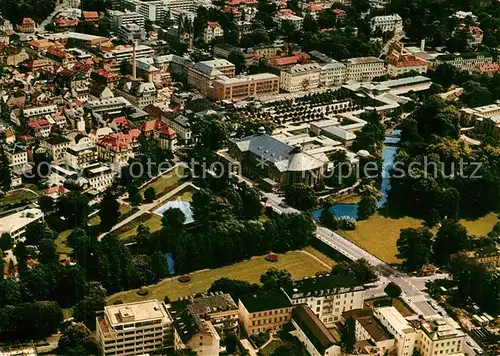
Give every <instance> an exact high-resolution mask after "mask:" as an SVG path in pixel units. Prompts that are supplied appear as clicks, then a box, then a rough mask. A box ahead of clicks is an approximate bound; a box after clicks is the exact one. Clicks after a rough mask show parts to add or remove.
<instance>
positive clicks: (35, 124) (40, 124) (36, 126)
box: [28, 119, 50, 131]
mask: <svg viewBox="0 0 500 356" xmlns="http://www.w3.org/2000/svg"><path fill="white" fill-rule="evenodd" d="M28 126H29V127H31V128H32V129H33V130H35V131H36V130H40V129H42V128H46V127H47V126H50V123H49V122H48V121H47V120H45V119H41V120H36V121H31V122H29V123H28Z"/></svg>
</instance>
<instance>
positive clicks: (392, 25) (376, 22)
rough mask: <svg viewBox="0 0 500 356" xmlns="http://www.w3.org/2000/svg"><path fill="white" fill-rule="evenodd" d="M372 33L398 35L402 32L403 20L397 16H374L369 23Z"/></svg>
mask: <svg viewBox="0 0 500 356" xmlns="http://www.w3.org/2000/svg"><path fill="white" fill-rule="evenodd" d="M370 27H371V30H372V32H375V31H377V30H381V31H382V32H392V31H394V32H395V33H400V32H402V31H403V19H402V18H401V16H399V15H398V14H393V15H388V16H375V17H373V18H372V19H371V21H370Z"/></svg>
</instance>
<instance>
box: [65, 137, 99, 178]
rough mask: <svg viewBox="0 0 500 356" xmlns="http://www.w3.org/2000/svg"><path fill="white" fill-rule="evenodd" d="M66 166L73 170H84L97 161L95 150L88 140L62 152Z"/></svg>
mask: <svg viewBox="0 0 500 356" xmlns="http://www.w3.org/2000/svg"><path fill="white" fill-rule="evenodd" d="M64 159H65V161H66V164H67V165H68V166H69V167H71V168H73V169H74V170H79V169H82V168H85V167H87V166H89V165H91V164H92V163H94V162H95V161H96V160H97V148H96V147H95V146H94V145H93V144H92V143H91V142H90V140H88V139H85V140H81V141H80V142H78V143H77V144H75V145H71V146H69V147H67V148H66V152H64Z"/></svg>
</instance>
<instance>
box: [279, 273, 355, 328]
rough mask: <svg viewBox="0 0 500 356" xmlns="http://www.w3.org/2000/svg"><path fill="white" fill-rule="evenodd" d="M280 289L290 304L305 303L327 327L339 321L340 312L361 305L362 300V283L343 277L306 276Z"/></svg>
mask: <svg viewBox="0 0 500 356" xmlns="http://www.w3.org/2000/svg"><path fill="white" fill-rule="evenodd" d="M284 292H285V294H286V296H287V297H288V299H289V300H290V302H291V303H292V305H300V304H306V305H308V306H309V308H311V310H312V311H313V312H314V313H315V314H316V315H317V316H318V317H319V319H320V320H321V321H322V322H323V324H325V325H326V326H327V327H332V326H333V325H334V324H335V323H336V322H337V321H339V320H342V313H344V312H346V311H349V310H353V309H361V308H363V302H364V287H363V285H362V284H360V283H359V282H358V281H356V280H354V279H352V278H349V277H346V276H331V275H325V276H320V277H310V278H307V277H306V278H304V279H302V280H299V281H294V282H293V283H292V284H291V285H290V286H288V287H286V288H285V289H284Z"/></svg>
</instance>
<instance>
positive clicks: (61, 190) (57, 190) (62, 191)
mask: <svg viewBox="0 0 500 356" xmlns="http://www.w3.org/2000/svg"><path fill="white" fill-rule="evenodd" d="M42 192H43V193H44V194H46V195H50V194H54V193H59V194H66V193H67V192H69V190H68V189H66V188H64V187H63V186H62V185H56V186H55V187H50V188H47V189H44V190H42Z"/></svg>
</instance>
